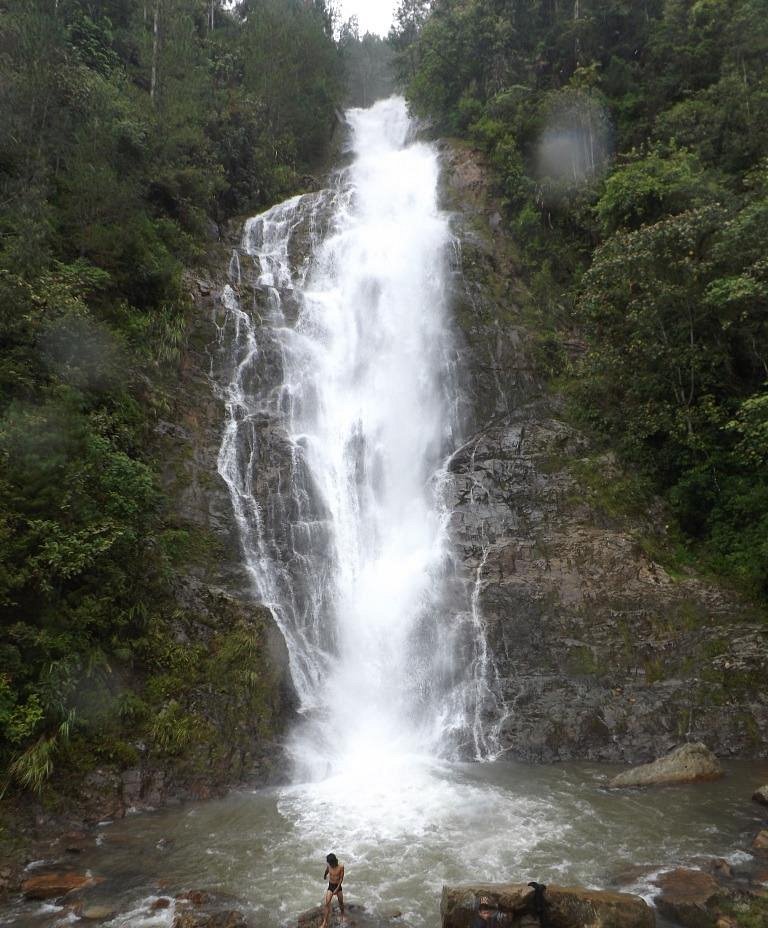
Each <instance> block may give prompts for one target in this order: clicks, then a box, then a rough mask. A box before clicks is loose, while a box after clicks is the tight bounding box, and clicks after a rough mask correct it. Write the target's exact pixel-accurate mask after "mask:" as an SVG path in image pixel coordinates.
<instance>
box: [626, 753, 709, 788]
mask: <svg viewBox="0 0 768 928" xmlns="http://www.w3.org/2000/svg"><path fill="white" fill-rule="evenodd" d="M722 776H723V768H722V767H721V766H720V763H719V762H718V760H717V758H716V757H715V755H714V754H713V753H712V752H711V751H710V750H709V748H707V747H706V745H704V744H702V743H701V742H700V741H694V742H689V743H687V744H683V745H681V746H680V747H679V748H675V750H674V751H671V752H670V753H669V754H665V755H664V757H660V758H659V759H658V760H655V761H653V763H650V764H642V765H641V766H640V767H633V768H632V769H631V770H627V771H625V772H624V773H620V774H619V775H618V776H615V777H614V778H613V779H612V780H611V781H610V782H609V783H608V786H609V787H610V788H612V789H615V788H619V787H623V786H655V785H661V784H665V783H696V782H699V781H702V780H718V779H719V778H720V777H722Z"/></svg>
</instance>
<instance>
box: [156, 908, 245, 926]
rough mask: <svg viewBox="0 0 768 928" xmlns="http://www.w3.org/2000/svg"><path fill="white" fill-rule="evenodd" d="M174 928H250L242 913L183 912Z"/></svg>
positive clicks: (174, 922)
mask: <svg viewBox="0 0 768 928" xmlns="http://www.w3.org/2000/svg"><path fill="white" fill-rule="evenodd" d="M173 928H248V922H247V921H246V918H245V916H244V915H243V913H242V912H238V911H236V910H235V909H231V910H228V911H225V912H209V913H201V912H182V913H181V914H180V915H177V916H176V917H175V918H174V919H173Z"/></svg>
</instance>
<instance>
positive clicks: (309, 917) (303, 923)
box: [296, 903, 402, 928]
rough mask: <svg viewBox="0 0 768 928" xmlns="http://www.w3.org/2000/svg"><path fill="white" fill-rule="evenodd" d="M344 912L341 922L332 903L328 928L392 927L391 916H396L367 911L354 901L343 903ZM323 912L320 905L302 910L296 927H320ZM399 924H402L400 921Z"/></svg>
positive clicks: (339, 913) (339, 915) (337, 909)
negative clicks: (379, 914)
mask: <svg viewBox="0 0 768 928" xmlns="http://www.w3.org/2000/svg"><path fill="white" fill-rule="evenodd" d="M344 912H345V916H344V921H343V923H342V921H341V912H340V910H339V908H338V907H337V906H336V904H335V903H334V906H333V908H332V909H331V917H330V919H329V922H328V924H329V926H330V928H392V925H391V922H392V920H393V918H396V917H397V916H384V917H382V916H378V915H375V914H373V913H371V912H368V910H367V909H366V908H365V906H362V905H356V904H355V903H352V904H351V905H349V904H347V905H345V907H344ZM324 914H325V910H324V909H323V907H322V906H321V905H318V906H315V908H313V909H308V910H307V911H306V912H302V913H301V915H299V917H298V919H297V922H296V925H297V928H320V925H321V924H322V922H323V917H324ZM400 924H401V925H402V922H401V923H400Z"/></svg>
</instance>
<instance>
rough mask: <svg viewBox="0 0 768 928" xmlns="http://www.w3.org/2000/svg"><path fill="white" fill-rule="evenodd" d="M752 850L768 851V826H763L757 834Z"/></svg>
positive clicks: (762, 852)
mask: <svg viewBox="0 0 768 928" xmlns="http://www.w3.org/2000/svg"><path fill="white" fill-rule="evenodd" d="M752 850H753V851H758V852H759V853H760V854H764V853H766V852H768V828H763V829H761V830H760V831H758V833H757V834H756V835H755V840H754V841H753V842H752Z"/></svg>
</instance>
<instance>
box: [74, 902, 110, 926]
mask: <svg viewBox="0 0 768 928" xmlns="http://www.w3.org/2000/svg"><path fill="white" fill-rule="evenodd" d="M114 914H115V910H114V909H113V908H111V907H110V906H108V905H88V906H83V907H82V908H81V909H80V910H79V912H78V915H79V917H80V918H83V919H85V920H86V921H89V922H102V921H107V919H110V918H112V917H113V916H114Z"/></svg>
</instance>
